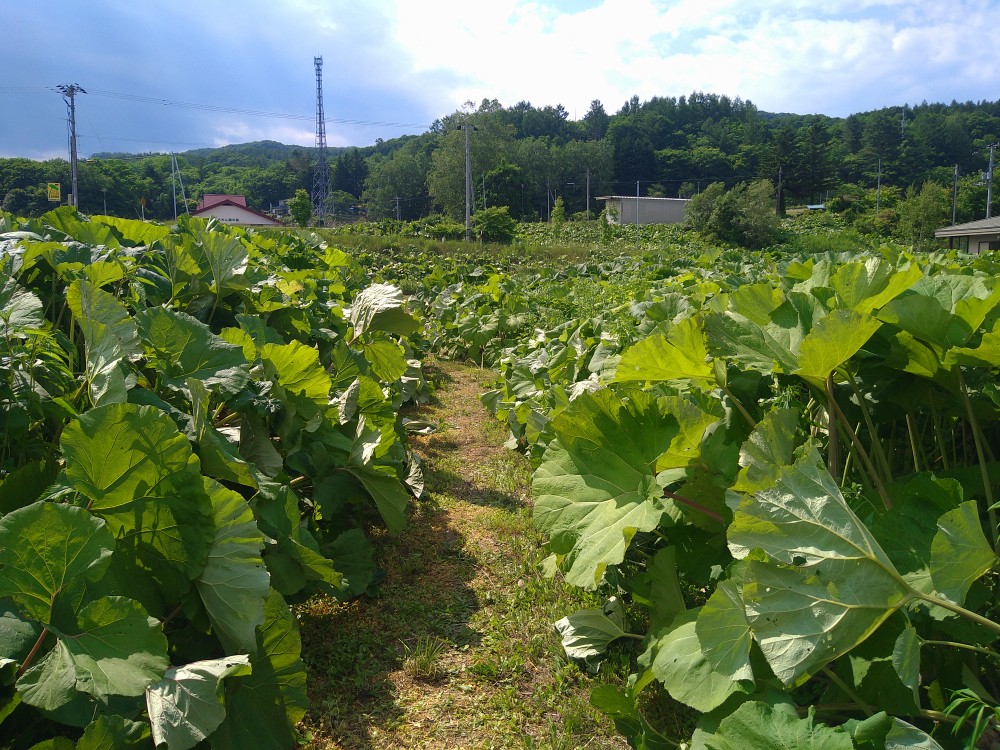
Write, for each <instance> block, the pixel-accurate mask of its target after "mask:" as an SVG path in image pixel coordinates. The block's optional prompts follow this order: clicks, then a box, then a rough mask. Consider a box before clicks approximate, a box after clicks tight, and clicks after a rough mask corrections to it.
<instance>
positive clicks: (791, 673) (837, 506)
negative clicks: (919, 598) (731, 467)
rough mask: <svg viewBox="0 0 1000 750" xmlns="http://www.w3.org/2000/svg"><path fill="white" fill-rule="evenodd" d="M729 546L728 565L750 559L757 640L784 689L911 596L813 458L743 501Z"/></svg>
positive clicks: (747, 592) (748, 582) (748, 598)
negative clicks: (784, 685)
mask: <svg viewBox="0 0 1000 750" xmlns="http://www.w3.org/2000/svg"><path fill="white" fill-rule="evenodd" d="M728 537H729V547H730V551H731V552H732V554H733V557H735V558H737V559H743V558H746V559H747V565H746V568H745V583H744V588H743V599H744V601H745V602H746V609H747V618H748V620H749V622H750V627H751V629H752V630H753V633H754V637H755V638H756V639H757V641H758V643H759V644H760V647H761V650H762V651H763V652H764V656H765V657H766V658H767V660H768V663H769V664H770V665H771V669H772V670H773V671H774V673H775V675H776V676H777V677H778V678H779V679H781V680H782V681H783V682H784V683H785V684H788V685H795V684H799V683H801V682H803V681H804V680H806V679H808V677H809V676H811V675H812V674H814V673H815V672H816V671H817V670H818V669H821V668H822V667H823V666H824V665H826V664H827V663H829V662H830V661H832V660H833V659H835V658H837V657H838V656H840V655H841V654H844V653H846V652H848V651H850V650H851V649H852V648H854V646H856V645H857V644H858V643H860V642H862V641H863V640H864V639H865V638H867V637H868V636H869V635H870V634H871V633H872V632H874V630H875V629H876V628H877V627H878V625H879V624H880V623H881V622H882V621H883V620H885V619H886V618H887V617H888V616H889V615H890V614H892V612H894V611H895V610H896V609H897V608H898V607H900V606H901V605H902V604H904V603H905V602H906V601H907V600H908V599H909V598H910V597H911V596H912V593H913V592H912V591H911V589H910V588H909V587H908V586H907V585H906V583H905V582H904V581H903V579H902V578H901V576H900V574H899V573H898V572H897V571H896V569H895V567H894V566H893V564H892V562H891V561H890V560H889V558H888V556H887V555H886V554H885V552H884V551H883V550H882V549H881V547H880V546H879V545H878V543H877V542H876V541H875V538H874V537H873V536H872V535H871V532H869V531H868V529H867V528H866V527H865V525H864V524H863V523H862V522H861V521H860V520H859V519H858V518H857V516H855V515H854V513H853V512H852V511H851V509H850V508H849V507H848V505H847V503H846V501H845V500H844V498H843V496H842V495H841V493H840V490H839V488H838V487H837V484H836V482H835V481H834V480H833V478H832V477H831V476H830V475H829V473H828V472H827V471H826V469H825V468H822V467H821V466H820V465H819V459H818V457H816V456H815V455H814V454H813V455H809V456H806V457H805V458H804V459H803V460H800V461H799V462H798V463H796V464H795V465H793V466H790V467H785V468H784V469H783V470H782V471H781V472H780V474H779V475H778V479H777V482H776V483H775V485H774V486H773V487H770V488H766V489H761V490H758V491H757V492H756V493H755V494H754V495H752V496H748V497H746V498H744V499H743V500H742V501H741V502H740V504H739V506H738V507H737V509H736V514H735V517H734V519H733V523H732V525H731V526H730V527H729V532H728ZM755 550H759V551H762V552H763V553H764V556H763V557H762V556H761V555H760V552H759V551H755Z"/></svg>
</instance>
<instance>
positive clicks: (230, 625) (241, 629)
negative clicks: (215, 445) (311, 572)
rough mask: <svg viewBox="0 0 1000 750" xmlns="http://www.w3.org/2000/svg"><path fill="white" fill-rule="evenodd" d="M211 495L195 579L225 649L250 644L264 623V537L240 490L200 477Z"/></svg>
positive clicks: (250, 646) (240, 648)
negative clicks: (210, 534)
mask: <svg viewBox="0 0 1000 750" xmlns="http://www.w3.org/2000/svg"><path fill="white" fill-rule="evenodd" d="M204 483H205V490H206V492H208V494H209V496H210V497H211V499H212V508H213V516H214V522H215V540H214V541H213V542H212V548H211V550H210V551H209V554H208V560H207V562H206V563H205V569H204V570H203V571H202V573H201V575H200V576H198V578H197V579H196V581H195V583H196V584H197V587H198V592H199V593H200V595H201V600H202V602H203V603H204V604H205V609H206V611H207V612H208V617H209V619H210V620H211V622H212V626H213V628H214V629H215V631H216V634H217V635H218V637H219V640H220V641H221V642H222V645H223V647H225V649H226V651H227V652H228V653H230V654H232V653H237V652H244V653H245V652H249V651H252V650H253V649H254V643H255V641H256V635H255V630H256V628H257V626H258V625H260V624H261V623H263V622H264V601H265V599H266V598H267V595H268V590H269V589H270V578H269V576H268V574H267V569H266V568H265V567H264V562H263V560H261V557H260V551H261V548H262V547H263V546H264V538H263V536H261V533H260V530H259V529H258V528H257V522H256V521H255V519H254V516H253V512H252V511H251V510H250V506H249V505H247V502H246V500H244V499H243V498H242V497H241V496H240V495H238V494H237V493H235V492H233V491H232V490H228V489H226V488H225V487H223V486H222V485H220V484H218V483H217V482H214V481H212V480H211V479H208V478H205V479H204Z"/></svg>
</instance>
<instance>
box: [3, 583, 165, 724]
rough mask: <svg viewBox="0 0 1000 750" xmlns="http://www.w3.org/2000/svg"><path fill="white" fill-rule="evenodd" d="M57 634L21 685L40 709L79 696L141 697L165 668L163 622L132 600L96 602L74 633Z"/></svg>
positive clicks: (24, 695) (28, 699) (52, 707)
mask: <svg viewBox="0 0 1000 750" xmlns="http://www.w3.org/2000/svg"><path fill="white" fill-rule="evenodd" d="M53 632H54V633H55V635H56V636H57V638H58V640H57V641H56V645H55V647H54V648H53V649H52V650H51V651H50V652H49V653H48V654H47V655H46V656H45V658H44V659H42V660H41V661H40V662H38V663H37V664H36V665H34V666H32V667H31V668H30V669H29V670H28V671H27V672H25V673H24V675H23V676H22V677H21V679H19V680H18V682H17V688H18V690H19V691H20V693H21V697H22V698H23V699H24V702H25V703H29V704H31V705H33V706H38V707H39V708H43V709H46V710H50V711H51V710H55V709H57V708H59V707H61V706H64V705H66V704H67V703H69V702H70V701H71V700H72V699H73V698H74V697H75V696H76V693H77V692H78V691H79V692H83V693H87V694H88V695H92V696H94V697H95V698H104V697H107V696H112V695H123V696H139V695H142V694H143V693H144V691H145V690H146V688H147V687H149V686H150V685H151V684H152V683H154V682H156V681H158V680H160V679H161V678H162V677H163V674H164V672H165V671H166V669H167V639H166V636H164V635H163V631H162V629H161V627H160V623H159V622H158V621H157V620H155V619H153V618H152V617H149V616H148V615H147V614H146V612H145V610H143V608H142V607H141V606H140V605H139V603H138V602H135V601H133V600H131V599H125V598H123V597H119V596H112V597H104V598H102V599H97V600H95V601H93V602H91V603H90V604H87V605H85V606H84V607H83V608H82V609H81V610H80V612H79V617H78V622H77V625H76V628H75V629H74V631H73V632H60V631H55V630H54V631H53Z"/></svg>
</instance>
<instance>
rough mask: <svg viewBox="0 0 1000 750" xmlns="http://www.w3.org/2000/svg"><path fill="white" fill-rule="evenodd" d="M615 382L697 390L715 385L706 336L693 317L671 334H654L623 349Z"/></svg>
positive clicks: (681, 323)
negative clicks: (668, 383) (676, 383)
mask: <svg viewBox="0 0 1000 750" xmlns="http://www.w3.org/2000/svg"><path fill="white" fill-rule="evenodd" d="M615 380H616V381H618V382H628V381H640V382H646V381H652V382H656V381H681V382H688V383H692V384H693V385H695V386H698V387H699V388H705V389H708V388H712V387H714V386H715V384H716V382H715V370H714V368H713V367H712V364H711V363H710V362H709V361H708V351H707V349H706V347H705V334H704V332H703V331H702V329H701V325H700V323H699V322H698V319H696V318H693V317H692V318H686V319H685V320H683V321H681V322H680V323H678V324H677V325H675V326H674V327H673V328H671V329H670V334H669V335H668V336H664V335H662V334H654V335H652V336H649V337H647V338H644V339H641V340H640V341H638V342H637V343H635V344H633V345H632V346H631V347H629V348H628V349H626V350H625V352H624V353H623V354H622V357H621V360H620V361H619V362H618V369H617V370H616V371H615Z"/></svg>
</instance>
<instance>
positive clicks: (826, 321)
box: [795, 310, 882, 386]
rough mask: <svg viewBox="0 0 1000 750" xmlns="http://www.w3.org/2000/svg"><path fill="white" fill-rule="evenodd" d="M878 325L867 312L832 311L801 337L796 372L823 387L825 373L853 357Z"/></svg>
mask: <svg viewBox="0 0 1000 750" xmlns="http://www.w3.org/2000/svg"><path fill="white" fill-rule="evenodd" d="M881 325H882V323H881V321H879V320H876V319H875V318H873V317H871V316H870V315H868V314H864V313H857V312H854V311H853V310H834V311H833V312H832V313H830V314H829V315H827V316H826V317H824V318H822V319H821V320H819V321H818V322H817V323H816V324H815V325H814V326H813V328H812V330H811V331H809V333H808V334H807V335H806V337H805V338H804V339H803V340H802V343H801V345H800V346H799V367H798V369H797V370H795V374H796V375H798V376H799V377H802V378H805V379H806V380H808V381H809V382H811V383H813V384H814V385H817V386H822V384H823V382H824V381H825V380H826V378H827V376H828V375H829V374H830V373H831V372H833V371H834V370H835V369H836V368H838V367H840V365H842V364H844V362H846V361H847V360H849V359H850V358H851V357H853V356H854V355H855V354H856V353H857V352H858V350H859V349H860V348H861V347H862V346H864V345H865V343H866V342H867V341H868V339H870V338H871V337H872V335H873V334H874V333H875V331H877V330H878V329H879V327H880V326H881Z"/></svg>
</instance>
